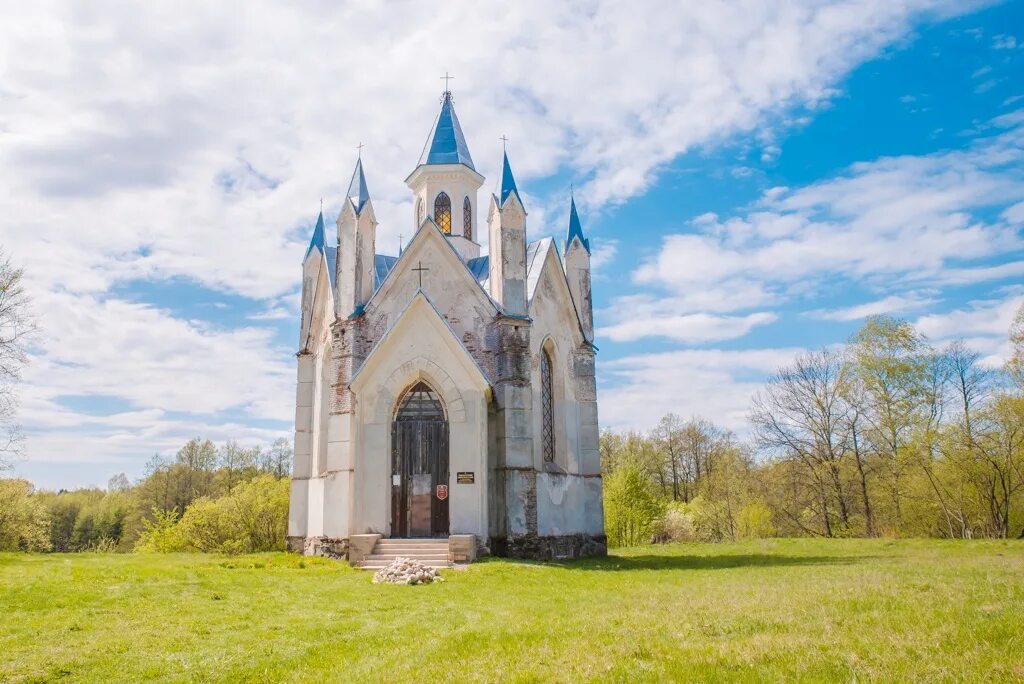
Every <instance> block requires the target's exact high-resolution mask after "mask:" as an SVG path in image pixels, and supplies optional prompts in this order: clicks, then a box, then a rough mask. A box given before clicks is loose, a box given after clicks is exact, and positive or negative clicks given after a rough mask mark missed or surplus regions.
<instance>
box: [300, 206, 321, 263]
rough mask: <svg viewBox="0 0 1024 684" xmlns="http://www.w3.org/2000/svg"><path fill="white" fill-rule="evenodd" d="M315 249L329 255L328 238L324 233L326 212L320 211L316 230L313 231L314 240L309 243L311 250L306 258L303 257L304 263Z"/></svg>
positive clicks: (308, 250) (307, 251) (307, 252)
mask: <svg viewBox="0 0 1024 684" xmlns="http://www.w3.org/2000/svg"><path fill="white" fill-rule="evenodd" d="M314 249H319V250H320V252H321V253H322V254H324V255H326V254H327V237H326V233H325V231H324V212H323V210H322V209H321V210H320V216H319V217H318V218H317V220H316V228H314V229H313V239H311V240H310V241H309V249H307V250H306V256H304V257H302V261H303V262H305V261H306V258H307V257H308V256H309V253H310V252H312V251H313V250H314Z"/></svg>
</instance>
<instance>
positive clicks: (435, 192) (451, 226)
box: [405, 75, 484, 261]
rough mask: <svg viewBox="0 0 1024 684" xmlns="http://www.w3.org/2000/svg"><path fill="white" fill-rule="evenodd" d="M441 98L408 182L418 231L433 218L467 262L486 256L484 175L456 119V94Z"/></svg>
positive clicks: (446, 91)
mask: <svg viewBox="0 0 1024 684" xmlns="http://www.w3.org/2000/svg"><path fill="white" fill-rule="evenodd" d="M444 78H445V91H444V94H443V95H442V96H441V112H440V113H439V114H438V115H437V118H436V119H435V120H434V126H433V128H431V130H430V136H429V137H428V138H427V144H426V145H425V146H424V147H423V154H422V155H420V160H419V163H418V164H417V165H416V168H415V169H413V172H412V173H410V174H409V177H408V178H406V179H405V184H406V185H408V186H409V189H410V190H412V194H413V202H412V207H413V220H414V225H413V230H419V229H420V227H421V226H423V225H424V223H425V221H426V219H428V218H429V219H432V220H433V222H434V225H436V226H437V227H438V228H439V229H440V230H441V232H442V233H443V234H444V235H445V237H446V238H447V239H448V242H449V244H451V246H452V247H454V248H455V251H457V252H458V253H459V255H460V256H461V257H462V259H463V260H465V261H468V260H469V259H475V258H476V257H478V256H480V244H479V243H478V242H477V241H476V240H477V239H478V238H479V234H480V228H479V226H478V225H477V217H476V214H477V211H476V210H477V202H476V195H477V190H479V189H480V186H481V185H483V182H484V177H483V176H481V175H480V174H479V173H477V171H476V168H475V167H474V166H473V158H472V157H470V156H469V147H468V146H467V145H466V138H465V136H464V135H463V134H462V126H460V125H459V118H458V117H457V116H456V115H455V107H454V106H453V105H452V94H451V91H449V90H447V81H448V80H449V79H451V78H452V77H451V76H448V75H445V77H444Z"/></svg>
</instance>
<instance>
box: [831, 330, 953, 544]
mask: <svg viewBox="0 0 1024 684" xmlns="http://www.w3.org/2000/svg"><path fill="white" fill-rule="evenodd" d="M851 356H852V359H853V362H854V363H853V368H852V371H853V372H854V373H855V374H856V378H857V381H858V382H859V383H860V385H861V388H862V397H863V399H864V405H863V406H862V407H860V409H861V411H862V419H863V421H864V427H865V430H864V432H863V434H864V436H865V438H866V440H867V442H868V446H869V447H870V448H871V450H872V451H873V452H874V454H875V456H876V457H877V459H878V461H879V474H880V480H881V482H882V483H883V486H884V487H885V489H886V491H887V492H888V494H889V503H890V504H891V506H892V509H891V513H892V524H893V527H894V528H895V529H896V530H897V531H899V530H901V529H902V527H903V513H904V511H903V503H904V501H903V500H904V497H905V494H906V492H905V491H904V489H905V485H906V478H907V473H908V469H909V468H910V466H911V465H912V464H913V462H914V458H913V456H914V454H913V446H912V445H913V442H914V438H915V434H914V433H915V430H917V429H918V428H919V427H920V426H921V424H922V422H923V421H925V420H927V418H928V417H929V413H930V411H931V410H932V407H933V403H932V401H930V399H929V393H930V392H931V391H932V387H933V385H932V383H931V382H930V377H929V376H930V371H931V367H930V363H931V359H932V353H931V350H930V348H929V347H928V346H927V345H926V344H925V342H924V340H923V339H922V338H921V336H920V335H919V334H918V333H917V331H916V330H914V327H913V326H912V325H910V324H909V323H907V322H906V321H901V320H897V319H895V318H891V317H889V316H873V317H871V318H869V319H868V320H867V322H866V323H865V324H864V326H863V327H862V328H861V329H860V331H859V332H857V334H856V335H854V337H853V340H852V344H851Z"/></svg>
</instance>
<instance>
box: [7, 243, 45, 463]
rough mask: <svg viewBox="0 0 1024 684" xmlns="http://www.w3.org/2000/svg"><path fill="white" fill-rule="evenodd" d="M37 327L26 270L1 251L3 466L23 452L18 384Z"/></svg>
mask: <svg viewBox="0 0 1024 684" xmlns="http://www.w3.org/2000/svg"><path fill="white" fill-rule="evenodd" d="M35 331H36V326H35V321H34V319H33V318H32V315H31V312H30V311H29V298H28V294H27V293H26V292H25V284H24V271H23V270H22V269H20V268H15V267H14V266H13V265H11V261H10V259H8V258H7V257H6V256H5V255H4V253H3V251H0V469H3V468H4V467H5V466H9V465H10V459H11V458H12V457H14V456H17V455H18V454H20V453H21V445H22V437H21V430H20V429H19V427H18V425H17V423H16V422H15V414H16V411H17V407H18V401H17V395H16V394H15V386H16V384H17V382H18V380H19V379H20V378H21V371H22V369H23V368H24V367H25V364H26V363H27V362H28V344H29V341H30V340H31V338H32V336H33V334H34V333H35Z"/></svg>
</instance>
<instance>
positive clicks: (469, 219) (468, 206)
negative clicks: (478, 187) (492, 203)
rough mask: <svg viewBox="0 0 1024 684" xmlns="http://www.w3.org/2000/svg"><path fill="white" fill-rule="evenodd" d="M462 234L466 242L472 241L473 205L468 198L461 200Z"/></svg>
mask: <svg viewBox="0 0 1024 684" xmlns="http://www.w3.org/2000/svg"><path fill="white" fill-rule="evenodd" d="M462 234H463V236H465V238H466V239H467V240H472V239H473V205H472V203H470V201H469V197H468V196H467V197H466V199H464V200H462Z"/></svg>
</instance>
